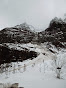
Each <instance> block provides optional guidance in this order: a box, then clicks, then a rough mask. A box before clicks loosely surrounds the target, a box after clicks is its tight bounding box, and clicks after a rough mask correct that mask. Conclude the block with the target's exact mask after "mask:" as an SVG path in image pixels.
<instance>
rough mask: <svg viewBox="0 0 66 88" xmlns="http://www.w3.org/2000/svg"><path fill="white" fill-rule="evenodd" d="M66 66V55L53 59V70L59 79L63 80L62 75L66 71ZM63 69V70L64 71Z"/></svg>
mask: <svg viewBox="0 0 66 88" xmlns="http://www.w3.org/2000/svg"><path fill="white" fill-rule="evenodd" d="M65 66H66V54H59V55H58V56H57V58H54V59H53V68H54V70H55V72H56V74H57V78H59V79H60V78H61V73H63V72H62V71H64V70H65V69H64V67H65ZM62 69H63V70H62Z"/></svg>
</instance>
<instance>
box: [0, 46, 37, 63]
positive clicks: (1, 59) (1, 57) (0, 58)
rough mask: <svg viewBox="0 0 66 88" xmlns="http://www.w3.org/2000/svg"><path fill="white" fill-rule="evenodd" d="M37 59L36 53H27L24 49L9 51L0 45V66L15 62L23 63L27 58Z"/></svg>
mask: <svg viewBox="0 0 66 88" xmlns="http://www.w3.org/2000/svg"><path fill="white" fill-rule="evenodd" d="M34 57H37V53H36V52H34V51H29V50H28V49H26V48H23V50H16V49H10V48H8V47H7V46H5V45H0V64H3V63H10V62H16V61H23V60H27V59H29V58H31V59H33V58H34Z"/></svg>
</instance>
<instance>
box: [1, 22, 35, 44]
mask: <svg viewBox="0 0 66 88" xmlns="http://www.w3.org/2000/svg"><path fill="white" fill-rule="evenodd" d="M34 36H35V34H34V32H33V31H32V30H31V29H30V27H29V25H27V24H26V23H24V24H21V25H17V26H15V27H10V28H5V29H3V30H1V31H0V43H15V42H17V43H28V42H31V41H32V39H33V37H34Z"/></svg>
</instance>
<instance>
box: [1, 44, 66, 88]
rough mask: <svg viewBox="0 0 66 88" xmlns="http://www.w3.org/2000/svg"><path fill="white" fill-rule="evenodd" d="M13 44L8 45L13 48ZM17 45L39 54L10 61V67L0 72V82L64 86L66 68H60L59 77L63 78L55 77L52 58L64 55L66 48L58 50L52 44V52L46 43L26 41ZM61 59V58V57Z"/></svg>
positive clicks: (53, 87)
mask: <svg viewBox="0 0 66 88" xmlns="http://www.w3.org/2000/svg"><path fill="white" fill-rule="evenodd" d="M8 45H9V44H8ZM13 46H14V45H10V46H9V47H10V48H13ZM19 46H22V47H26V48H29V49H30V50H34V51H36V52H38V53H39V55H38V56H37V57H36V58H34V59H33V60H25V61H23V62H18V63H17V62H15V63H13V62H12V63H11V64H12V67H9V68H8V71H6V72H4V73H2V74H0V83H6V84H7V83H10V84H12V83H19V87H24V88H66V80H65V79H66V76H65V75H66V68H65V67H63V69H62V73H61V78H62V77H63V79H57V78H56V75H57V74H56V71H55V67H54V61H53V59H55V58H56V57H57V58H59V57H61V56H62V55H63V54H64V56H66V50H64V49H61V50H60V51H58V50H57V49H56V48H53V46H52V48H51V49H53V51H55V52H56V53H52V52H51V51H50V50H49V49H48V48H46V44H41V45H40V46H39V45H36V44H31V43H28V44H25V45H24V44H23V45H19ZM16 47H18V45H16ZM32 48H33V49H32ZM17 49H19V48H17ZM60 54H61V56H60ZM65 58H66V57H65ZM61 59H63V57H61ZM4 65H5V64H4Z"/></svg>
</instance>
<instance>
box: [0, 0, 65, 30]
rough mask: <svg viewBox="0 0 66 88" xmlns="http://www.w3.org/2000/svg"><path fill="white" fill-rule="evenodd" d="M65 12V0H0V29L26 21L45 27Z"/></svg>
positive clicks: (35, 25) (39, 27)
mask: <svg viewBox="0 0 66 88" xmlns="http://www.w3.org/2000/svg"><path fill="white" fill-rule="evenodd" d="M64 13H66V0H0V29H2V28H5V27H9V26H15V25H17V24H22V23H23V22H27V23H28V24H31V25H33V26H34V27H35V28H37V29H45V28H47V27H48V25H49V22H50V20H51V19H52V18H54V17H56V16H57V17H63V15H64Z"/></svg>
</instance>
